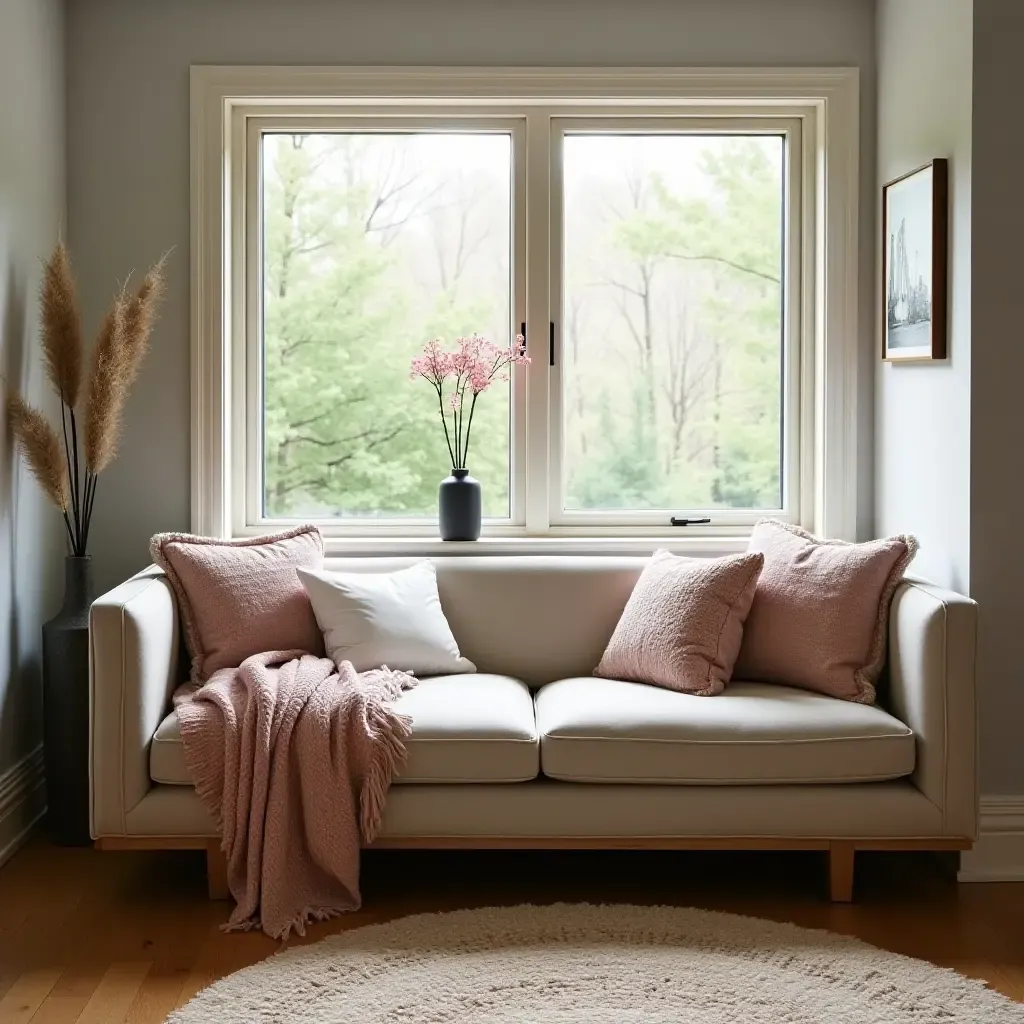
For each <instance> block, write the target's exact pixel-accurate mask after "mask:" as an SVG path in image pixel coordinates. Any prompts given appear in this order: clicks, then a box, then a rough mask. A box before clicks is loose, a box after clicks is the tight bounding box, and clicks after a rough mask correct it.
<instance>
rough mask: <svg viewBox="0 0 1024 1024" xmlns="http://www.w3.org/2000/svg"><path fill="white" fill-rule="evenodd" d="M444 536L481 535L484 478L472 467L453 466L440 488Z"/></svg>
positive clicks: (438, 499)
mask: <svg viewBox="0 0 1024 1024" xmlns="http://www.w3.org/2000/svg"><path fill="white" fill-rule="evenodd" d="M437 512H438V519H439V521H440V526H441V540H477V539H479V537H480V515H481V502H480V481H479V480H474V479H473V478H472V477H471V476H470V475H469V470H468V469H453V470H452V475H451V476H449V477H446V478H445V479H444V480H442V481H441V486H440V487H439V488H438V491H437Z"/></svg>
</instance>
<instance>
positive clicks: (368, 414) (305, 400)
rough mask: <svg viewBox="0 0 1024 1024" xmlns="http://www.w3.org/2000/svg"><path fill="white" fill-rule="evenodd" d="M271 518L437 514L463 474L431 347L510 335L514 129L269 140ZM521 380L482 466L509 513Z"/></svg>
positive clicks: (497, 420) (267, 480) (475, 454)
mask: <svg viewBox="0 0 1024 1024" xmlns="http://www.w3.org/2000/svg"><path fill="white" fill-rule="evenodd" d="M262 147H263V194H262V214H263V252H264V255H263V261H264V262H263V396H264V397H263V402H264V410H263V412H264V421H263V466H264V514H265V515H267V516H270V517H273V518H295V517H318V518H319V517H345V516H349V517H381V518H394V517H413V516H424V517H431V518H435V517H436V515H437V486H438V483H439V481H440V480H441V479H442V478H443V477H445V476H446V475H447V474H448V472H449V470H450V468H451V460H450V458H449V456H448V449H447V446H446V444H445V440H444V434H443V431H442V428H441V423H440V417H439V414H438V405H437V396H436V394H435V393H434V392H433V391H432V390H431V388H430V386H429V385H428V384H427V383H426V382H425V381H422V380H418V381H410V380H409V362H410V360H411V359H412V357H413V356H415V355H417V354H418V353H419V352H420V350H421V349H422V346H423V343H424V342H425V341H426V340H427V339H429V338H435V337H441V338H443V339H445V340H446V341H447V342H449V343H450V342H452V341H453V340H454V339H455V338H456V337H458V336H460V335H469V334H472V333H474V332H477V333H479V334H482V335H484V336H485V337H487V338H488V339H489V340H491V341H493V342H495V343H496V344H498V345H502V346H506V345H508V344H509V343H510V336H509V335H510V320H511V274H510V249H511V213H512V185H511V161H512V148H511V137H510V136H509V135H507V134H500V133H499V134H488V133H480V132H477V133H472V134H471V133H462V134H456V133H430V132H418V133H415V132H413V133H387V134H384V133H370V132H362V133H343V134H339V133H326V132H324V133H305V134H266V135H264V136H263V142H262ZM510 409H511V402H510V391H509V388H508V387H507V386H496V387H494V388H493V389H492V390H491V391H489V392H488V393H487V394H486V395H484V396H482V398H481V400H480V403H479V406H478V407H477V410H476V414H475V418H474V421H473V432H472V447H471V449H470V452H469V463H468V465H469V469H470V471H471V472H472V473H473V475H474V476H475V477H477V478H478V479H479V480H480V481H481V482H482V484H483V494H484V513H485V515H487V516H490V517H498V518H507V517H508V515H509V479H510V473H509V451H510V446H509V433H510V432H509V416H510Z"/></svg>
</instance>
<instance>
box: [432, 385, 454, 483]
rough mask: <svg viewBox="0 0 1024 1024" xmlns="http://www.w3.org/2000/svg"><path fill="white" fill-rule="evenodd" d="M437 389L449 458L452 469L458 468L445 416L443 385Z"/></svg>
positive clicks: (436, 386)
mask: <svg viewBox="0 0 1024 1024" xmlns="http://www.w3.org/2000/svg"><path fill="white" fill-rule="evenodd" d="M434 386H435V388H436V389H437V406H438V408H439V409H440V410H441V426H442V427H444V440H445V443H446V444H447V445H448V456H449V458H451V460H452V468H453V469H455V468H457V467H456V465H455V453H454V452H453V451H452V439H451V436H450V435H449V433H448V417H447V416H445V414H444V394H443V393H442V391H441V385H440V384H436V385H434Z"/></svg>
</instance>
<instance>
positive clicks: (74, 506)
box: [60, 398, 79, 555]
mask: <svg viewBox="0 0 1024 1024" xmlns="http://www.w3.org/2000/svg"><path fill="white" fill-rule="evenodd" d="M65 408H66V406H65V404H64V399H63V398H61V400H60V426H61V430H63V431H64V458H65V459H66V461H67V464H68V487H69V488H70V489H71V514H72V515H73V516H74V520H75V525H74V528H73V529H72V527H71V523H70V520H68V514H67V509H65V510H64V519H65V521H67V523H68V530H69V532H70V533H71V552H72V554H75V555H77V554H78V546H77V537H78V533H79V529H78V494H77V483H76V479H75V476H74V474H73V473H72V471H71V446H70V445H69V444H68V421H67V416H66V415H65V413H64V410H65Z"/></svg>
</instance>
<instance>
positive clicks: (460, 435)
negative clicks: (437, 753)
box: [409, 334, 530, 468]
mask: <svg viewBox="0 0 1024 1024" xmlns="http://www.w3.org/2000/svg"><path fill="white" fill-rule="evenodd" d="M529 362H530V357H529V356H528V355H527V354H526V339H525V338H524V337H523V336H522V335H521V334H517V335H516V336H515V341H514V342H513V343H512V344H511V345H510V346H509V347H508V348H499V347H498V346H497V345H495V344H494V343H493V342H490V341H488V340H487V339H486V338H483V337H481V336H480V335H479V334H472V335H470V336H468V337H461V338H456V339H455V344H454V348H453V349H452V350H451V351H446V350H445V349H444V347H443V345H442V342H441V340H440V338H432V339H431V340H430V341H428V342H427V343H426V344H425V345H424V346H423V354H422V355H419V356H415V357H414V358H413V359H412V360H411V362H410V363H409V379H410V380H415V379H416V378H417V377H422V378H424V380H427V381H429V382H430V383H431V384H432V385H433V387H434V390H435V391H436V392H437V400H438V403H439V412H440V414H441V424H442V426H443V427H444V434H445V441H446V442H447V444H448V452H449V454H450V455H451V458H452V465H453V466H454V467H456V468H459V467H465V465H466V456H467V448H468V446H469V439H470V436H471V429H472V425H473V405H475V402H476V398H477V396H478V395H481V394H483V393H484V392H485V391H487V390H488V389H489V388H490V386H491V385H492V384H493V383H494V381H495V380H499V381H502V382H506V381H508V379H509V376H510V375H509V371H508V368H509V367H510V366H512V365H518V366H525V365H528V364H529ZM449 378H454V380H453V383H452V392H451V394H450V395H448V396H447V402H446V401H445V394H444V392H445V390H446V389H445V382H446V381H447V380H448V379H449ZM467 391H468V392H469V393H470V394H471V395H472V396H473V405H471V406H470V412H469V416H468V417H466V418H465V420H466V421H465V422H464V417H463V415H460V414H462V413H464V405H465V396H466V392H467ZM446 406H447V411H446V409H445V407H446ZM449 414H450V415H451V429H449V418H448V417H449Z"/></svg>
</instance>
